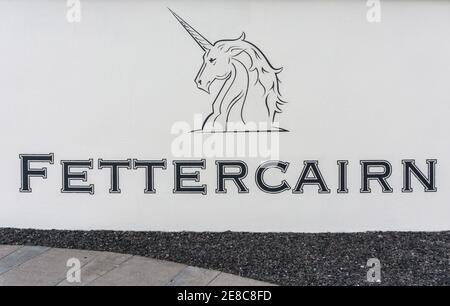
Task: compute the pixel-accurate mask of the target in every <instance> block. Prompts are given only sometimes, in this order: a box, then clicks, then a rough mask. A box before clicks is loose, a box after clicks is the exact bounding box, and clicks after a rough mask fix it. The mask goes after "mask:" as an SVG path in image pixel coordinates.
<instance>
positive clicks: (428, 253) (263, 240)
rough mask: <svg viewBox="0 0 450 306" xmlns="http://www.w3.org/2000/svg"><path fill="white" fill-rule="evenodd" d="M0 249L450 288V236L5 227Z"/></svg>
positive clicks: (287, 278) (302, 279)
mask: <svg viewBox="0 0 450 306" xmlns="http://www.w3.org/2000/svg"><path fill="white" fill-rule="evenodd" d="M0 244H20V245H22V244H24V245H41V246H49V247H58V248H74V249H87V250H97V251H111V252H118V253H127V254H134V255H141V256H148V257H152V258H158V259H163V260H170V261H175V262H179V263H184V264H188V265H193V266H198V267H204V268H210V269H217V270H220V271H224V272H229V273H233V274H237V275H241V276H244V277H250V278H254V279H258V280H262V281H268V282H272V283H276V284H280V285H369V284H370V283H368V282H367V281H366V274H367V270H368V268H367V267H366V263H367V260H368V259H369V258H373V257H375V258H378V259H379V260H380V262H381V266H382V267H381V277H382V279H381V283H380V284H381V285H450V232H366V233H323V234H304V233H240V232H222V233H211V232H202V233H196V232H122V231H61V230H33V229H11V228H3V229H1V228H0Z"/></svg>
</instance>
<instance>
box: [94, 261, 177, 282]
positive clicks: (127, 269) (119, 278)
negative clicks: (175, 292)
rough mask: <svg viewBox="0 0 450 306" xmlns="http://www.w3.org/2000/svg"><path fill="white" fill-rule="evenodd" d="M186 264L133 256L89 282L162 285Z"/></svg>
mask: <svg viewBox="0 0 450 306" xmlns="http://www.w3.org/2000/svg"><path fill="white" fill-rule="evenodd" d="M185 267H186V265H182V264H178V263H173V262H166V261H160V260H155V259H150V258H144V257H140V256H133V257H132V258H130V259H129V260H127V261H125V262H124V263H123V264H121V265H120V266H119V267H117V268H115V269H114V270H112V271H110V272H108V273H106V274H105V275H103V276H102V277H99V278H97V279H96V280H95V281H93V282H92V283H90V285H94V286H121V285H123V286H163V285H167V284H168V283H169V282H170V281H171V280H172V279H173V278H174V277H175V276H176V275H177V274H179V273H180V272H181V271H182V270H183V269H184V268H185Z"/></svg>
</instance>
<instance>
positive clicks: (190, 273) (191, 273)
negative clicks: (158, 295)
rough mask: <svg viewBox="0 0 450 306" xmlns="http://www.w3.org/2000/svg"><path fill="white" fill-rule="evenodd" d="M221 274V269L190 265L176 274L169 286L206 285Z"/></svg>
mask: <svg viewBox="0 0 450 306" xmlns="http://www.w3.org/2000/svg"><path fill="white" fill-rule="evenodd" d="M219 274H220V272H219V271H214V270H207V269H202V268H197V267H190V266H189V267H186V268H185V269H184V270H183V271H181V272H180V273H179V274H178V275H177V276H175V278H174V279H172V280H171V281H170V282H169V286H206V285H208V284H209V283H210V282H211V281H212V280H213V279H214V278H216V277H217V276H218V275H219Z"/></svg>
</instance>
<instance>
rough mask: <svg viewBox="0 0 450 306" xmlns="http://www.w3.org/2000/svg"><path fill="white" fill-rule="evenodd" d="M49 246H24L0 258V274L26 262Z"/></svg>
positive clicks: (46, 249)
mask: <svg viewBox="0 0 450 306" xmlns="http://www.w3.org/2000/svg"><path fill="white" fill-rule="evenodd" d="M49 249H50V248H47V247H40V246H24V247H21V248H18V249H17V250H16V251H14V252H12V253H10V254H8V255H6V256H4V257H3V258H2V259H0V275H1V274H3V273H5V272H7V271H9V270H10V269H12V268H14V267H16V266H18V265H20V264H23V263H24V262H27V261H28V260H30V259H32V258H33V257H36V256H38V255H40V254H42V253H44V252H46V251H48V250H49Z"/></svg>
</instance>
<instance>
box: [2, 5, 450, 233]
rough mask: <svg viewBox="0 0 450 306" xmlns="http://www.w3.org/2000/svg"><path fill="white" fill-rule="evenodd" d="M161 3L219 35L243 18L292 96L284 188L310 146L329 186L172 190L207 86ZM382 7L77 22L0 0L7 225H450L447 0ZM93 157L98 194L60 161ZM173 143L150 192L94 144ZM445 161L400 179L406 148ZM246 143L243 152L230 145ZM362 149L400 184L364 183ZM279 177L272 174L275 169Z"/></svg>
mask: <svg viewBox="0 0 450 306" xmlns="http://www.w3.org/2000/svg"><path fill="white" fill-rule="evenodd" d="M167 7H170V8H172V9H173V10H175V11H176V12H177V13H178V14H179V15H180V16H182V17H183V18H185V19H186V21H188V22H189V23H191V24H192V25H193V26H195V27H196V28H197V29H198V30H199V31H200V32H202V34H203V35H205V36H206V37H208V38H209V39H210V40H211V41H215V40H219V39H224V38H236V37H238V36H239V35H240V33H241V32H242V31H245V32H246V34H247V39H248V40H249V41H251V42H254V43H255V44H257V45H258V47H260V48H261V49H262V50H263V51H264V52H265V53H266V54H267V55H268V57H269V58H270V60H271V61H272V62H273V64H274V65H275V66H283V67H284V71H283V72H282V73H281V74H280V78H281V80H282V92H283V94H284V95H285V97H286V99H287V100H288V101H289V104H288V105H287V106H286V109H285V112H284V113H283V114H282V115H280V116H279V117H278V118H279V121H280V124H281V125H282V126H283V127H285V128H288V129H289V130H290V132H289V133H281V134H280V144H279V150H280V159H281V160H284V161H289V162H290V163H291V165H290V168H289V170H288V173H287V174H286V176H285V177H286V179H287V180H288V181H289V183H290V184H291V186H293V185H295V182H296V180H297V178H298V176H299V174H300V171H301V169H302V162H303V160H307V159H316V160H319V163H320V168H321V170H322V172H323V175H324V177H325V179H326V181H327V184H328V187H329V188H330V189H331V194H318V193H317V188H315V187H311V186H309V187H305V193H304V194H293V193H292V192H290V191H288V192H285V193H282V194H278V195H271V194H265V193H263V192H261V191H260V190H259V189H258V188H257V187H256V185H255V182H254V171H255V169H256V167H257V166H258V164H259V163H260V162H261V161H262V159H260V158H244V160H245V161H246V162H247V163H248V165H249V168H250V173H249V175H248V177H247V178H246V183H247V184H248V187H249V189H250V192H249V194H237V192H236V188H235V187H234V185H233V184H227V186H228V189H229V192H228V194H225V195H224V194H215V193H214V189H215V188H216V186H215V164H214V160H215V158H208V159H207V170H205V171H202V174H201V175H202V182H203V183H207V184H208V194H207V195H206V196H201V195H183V194H181V195H178V194H173V192H172V188H173V167H172V164H171V162H172V160H173V159H177V157H175V156H173V152H172V151H171V145H172V142H173V141H174V139H175V137H176V136H175V135H172V134H171V128H172V126H173V125H174V123H175V122H176V121H187V122H188V123H191V122H193V120H194V117H193V116H194V114H196V113H198V114H207V113H208V111H209V110H210V108H211V99H212V96H209V95H207V94H206V93H204V92H202V91H200V90H198V89H197V88H196V87H195V84H194V83H193V79H194V77H195V75H196V73H197V71H198V69H199V67H200V64H201V61H202V59H201V56H202V54H201V49H200V48H199V47H198V46H197V45H196V44H195V42H194V41H193V40H192V39H191V38H190V37H189V36H188V35H187V34H186V33H185V32H184V30H183V29H182V28H181V26H180V24H179V23H178V22H177V21H176V20H175V19H174V17H173V16H172V15H171V14H170V13H169V11H168V10H167ZM381 8H382V10H381V13H382V15H381V22H380V23H369V22H367V20H366V13H367V10H368V8H367V7H366V2H365V1H339V2H337V1H336V2H331V1H330V2H329V1H276V3H275V1H273V2H272V1H209V2H206V1H201V2H200V1H125V0H123V1H106V0H98V1H82V20H81V23H68V22H67V21H66V16H65V15H66V9H67V8H66V6H65V1H44V0H42V1H0V55H1V56H0V84H1V85H0V103H1V106H2V108H1V112H0V131H1V132H0V139H1V150H0V161H1V168H2V171H1V175H0V186H1V187H0V188H1V198H0V211H1V212H0V226H1V227H33V228H59V229H124V230H195V231H206V230H208V231H223V230H234V231H301V232H322V231H366V230H449V229H450V218H449V217H450V201H449V200H450V188H449V187H450V138H449V136H448V132H449V131H450V120H449V116H450V104H449V102H450V101H449V100H450V91H449V88H450V87H449V80H450V57H449V54H450V39H449V37H450V2H447V1H383V2H382V7H381ZM49 152H52V153H54V154H55V163H54V164H53V165H45V164H42V165H39V164H34V165H33V166H35V167H39V166H45V167H47V168H48V178H47V179H46V180H43V179H41V178H32V179H31V184H32V188H33V192H32V193H20V192H19V188H20V160H19V154H21V153H49ZM88 158H93V159H94V161H95V168H94V169H93V170H89V171H88V176H89V183H92V184H94V185H95V194H94V195H89V194H63V193H61V192H60V189H61V166H60V164H59V162H60V160H61V159H88ZM98 158H103V159H126V158H141V159H160V158H167V160H168V169H167V170H165V171H161V170H157V171H156V174H157V178H156V180H157V181H156V187H157V193H156V194H154V195H150V194H144V193H143V188H144V173H143V171H142V170H122V171H121V177H120V184H121V189H122V193H121V194H110V193H108V189H109V181H110V177H109V171H108V170H99V169H97V163H96V159H98ZM407 158H413V159H416V162H417V164H418V166H419V167H420V168H421V169H423V170H424V171H425V169H426V168H425V166H426V165H425V160H426V159H427V158H434V159H437V160H438V163H437V169H436V171H437V173H436V182H437V183H436V184H437V188H438V191H437V192H430V193H425V192H423V188H422V186H421V185H420V184H419V183H418V182H417V180H415V181H413V186H414V192H413V193H402V192H401V187H402V165H401V160H402V159H407ZM239 159H240V158H239ZM338 159H347V160H349V163H350V164H349V169H348V175H349V182H348V184H349V191H350V192H349V193H348V194H337V193H336V188H337V165H336V160H338ZM361 159H385V160H389V161H390V162H391V163H392V165H393V173H392V176H391V177H390V178H389V182H390V184H391V186H392V187H393V189H394V192H393V193H389V194H388V193H382V192H381V191H380V188H379V186H377V185H376V184H375V183H372V186H373V192H372V193H370V194H361V193H360V192H359V188H360V165H359V160H361ZM276 178H281V176H274V177H273V180H274V182H275V181H276Z"/></svg>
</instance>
